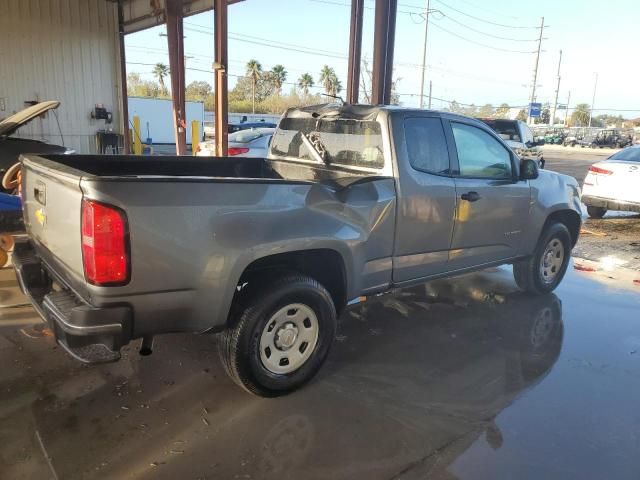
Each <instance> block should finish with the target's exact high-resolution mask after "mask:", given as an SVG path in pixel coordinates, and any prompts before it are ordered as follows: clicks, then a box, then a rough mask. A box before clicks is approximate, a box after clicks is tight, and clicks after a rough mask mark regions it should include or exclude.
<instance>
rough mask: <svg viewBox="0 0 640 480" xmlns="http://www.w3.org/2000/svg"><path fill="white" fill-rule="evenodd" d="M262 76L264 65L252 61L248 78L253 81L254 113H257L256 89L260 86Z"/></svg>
mask: <svg viewBox="0 0 640 480" xmlns="http://www.w3.org/2000/svg"><path fill="white" fill-rule="evenodd" d="M261 76H262V65H261V64H260V62H259V61H257V60H255V59H252V60H249V61H248V62H247V77H249V78H250V79H251V84H252V86H253V93H252V98H251V101H252V111H253V113H256V87H257V86H258V81H259V80H260V77H261Z"/></svg>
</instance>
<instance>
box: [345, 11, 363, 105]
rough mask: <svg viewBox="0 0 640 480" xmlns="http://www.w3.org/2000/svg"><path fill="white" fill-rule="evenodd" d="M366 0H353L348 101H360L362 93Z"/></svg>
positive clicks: (352, 102)
mask: <svg viewBox="0 0 640 480" xmlns="http://www.w3.org/2000/svg"><path fill="white" fill-rule="evenodd" d="M363 12H364V0H351V27H350V29H349V67H348V68H349V72H348V77H347V103H351V104H354V103H358V97H359V95H360V61H361V57H362V17H363Z"/></svg>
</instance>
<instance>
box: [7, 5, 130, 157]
mask: <svg viewBox="0 0 640 480" xmlns="http://www.w3.org/2000/svg"><path fill="white" fill-rule="evenodd" d="M0 46H1V48H0V118H3V117H5V116H8V115H10V114H12V113H14V112H15V111H18V110H21V109H22V108H24V107H25V106H26V105H25V103H24V102H25V101H29V100H39V101H43V100H59V101H60V102H61V105H60V107H59V108H58V110H57V113H58V117H59V120H60V127H61V129H62V133H63V136H64V143H65V145H66V146H68V147H70V148H74V149H75V150H76V151H78V152H79V153H93V152H95V150H96V147H95V133H96V131H98V130H99V129H104V128H105V127H106V128H109V127H111V128H112V129H113V131H116V132H120V114H119V110H120V107H119V105H120V78H119V74H118V71H119V66H120V60H119V55H118V13H117V6H116V3H115V2H109V1H106V0H0ZM97 103H101V104H104V106H105V107H106V108H107V110H109V111H111V112H112V113H113V123H112V124H110V125H105V122H104V121H103V120H93V119H91V116H90V114H91V111H92V110H93V108H94V106H95V104H97ZM17 135H19V136H23V137H31V138H36V139H39V140H45V141H48V142H51V143H55V144H60V143H61V142H62V140H61V139H60V135H59V133H58V127H57V125H56V121H55V116H54V115H52V114H48V115H47V118H46V119H36V120H34V121H32V122H31V123H30V124H29V125H28V126H26V127H24V128H22V129H20V130H19V131H18V133H17Z"/></svg>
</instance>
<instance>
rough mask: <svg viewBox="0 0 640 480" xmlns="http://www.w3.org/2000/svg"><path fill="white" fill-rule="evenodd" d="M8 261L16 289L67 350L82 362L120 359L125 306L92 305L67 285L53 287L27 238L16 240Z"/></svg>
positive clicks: (127, 327)
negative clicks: (11, 255) (13, 273)
mask: <svg viewBox="0 0 640 480" xmlns="http://www.w3.org/2000/svg"><path fill="white" fill-rule="evenodd" d="M12 260H13V265H14V268H15V271H16V277H17V278H18V284H19V285H20V289H21V290H22V292H23V293H24V294H25V295H26V296H27V298H29V301H30V302H31V303H32V305H33V307H34V308H35V310H36V311H37V312H38V314H39V315H40V316H41V317H42V319H43V320H44V321H45V322H47V323H48V324H49V327H50V328H51V330H52V331H53V332H54V334H55V338H56V341H57V342H58V343H59V344H60V345H61V346H62V347H63V348H64V349H65V350H66V351H67V352H69V353H70V354H71V355H72V356H74V357H75V358H76V359H78V360H80V361H82V362H85V363H104V362H110V361H115V360H118V359H119V358H120V348H121V347H122V346H123V345H125V344H126V343H128V342H129V340H130V336H131V335H130V332H131V325H132V311H131V308H130V307H129V306H127V305H116V306H109V307H102V308H96V307H93V306H92V305H90V304H88V303H86V302H85V301H84V300H82V299H81V298H80V297H79V296H78V295H76V294H75V293H74V292H73V291H72V290H71V289H70V288H69V287H68V286H67V285H60V288H54V286H53V285H54V283H53V281H52V279H51V276H50V275H49V273H48V272H47V270H46V268H45V267H44V265H43V263H42V260H41V259H40V258H39V257H38V256H37V255H36V253H35V250H34V248H33V245H32V244H31V242H30V241H28V240H21V241H17V242H16V244H15V248H14V252H13V257H12Z"/></svg>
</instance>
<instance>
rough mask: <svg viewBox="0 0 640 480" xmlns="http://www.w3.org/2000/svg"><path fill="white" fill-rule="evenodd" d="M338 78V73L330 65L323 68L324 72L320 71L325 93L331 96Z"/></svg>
mask: <svg viewBox="0 0 640 480" xmlns="http://www.w3.org/2000/svg"><path fill="white" fill-rule="evenodd" d="M337 78H338V77H337V76H336V71H335V70H334V69H333V68H331V67H330V66H329V65H325V66H324V67H322V70H320V83H322V86H323V87H324V91H325V92H326V93H327V94H329V95H331V92H332V91H333V86H334V85H333V82H334V80H336V79H337Z"/></svg>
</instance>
